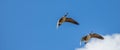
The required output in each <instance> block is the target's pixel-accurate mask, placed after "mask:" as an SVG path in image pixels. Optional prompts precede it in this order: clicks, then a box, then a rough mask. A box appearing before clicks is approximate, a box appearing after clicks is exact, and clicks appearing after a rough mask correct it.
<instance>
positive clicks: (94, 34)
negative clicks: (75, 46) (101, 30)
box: [81, 33, 104, 44]
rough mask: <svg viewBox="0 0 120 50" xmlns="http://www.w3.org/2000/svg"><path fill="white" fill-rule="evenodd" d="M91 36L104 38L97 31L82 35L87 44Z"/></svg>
mask: <svg viewBox="0 0 120 50" xmlns="http://www.w3.org/2000/svg"><path fill="white" fill-rule="evenodd" d="M91 38H97V39H101V40H103V39H104V38H103V37H102V36H101V35H99V34H97V33H90V34H89V35H86V36H84V37H82V40H81V41H84V42H85V44H86V43H87V42H88V41H89V40H90V39H91Z"/></svg>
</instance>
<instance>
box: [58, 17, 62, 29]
mask: <svg viewBox="0 0 120 50" xmlns="http://www.w3.org/2000/svg"><path fill="white" fill-rule="evenodd" d="M62 20H63V18H60V19H59V20H58V22H57V25H58V27H59V26H60V25H61V23H62Z"/></svg>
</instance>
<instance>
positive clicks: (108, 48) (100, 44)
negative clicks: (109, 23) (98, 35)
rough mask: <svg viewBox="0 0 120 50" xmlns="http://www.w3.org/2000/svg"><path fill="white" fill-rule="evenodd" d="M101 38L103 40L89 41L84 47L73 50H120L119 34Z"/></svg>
mask: <svg viewBox="0 0 120 50" xmlns="http://www.w3.org/2000/svg"><path fill="white" fill-rule="evenodd" d="M103 37H104V38H105V39H104V40H99V39H91V41H90V42H88V43H87V44H86V45H85V46H84V47H82V48H76V49H75V50H120V33H115V34H113V35H106V36H103Z"/></svg>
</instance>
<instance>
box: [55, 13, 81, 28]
mask: <svg viewBox="0 0 120 50" xmlns="http://www.w3.org/2000/svg"><path fill="white" fill-rule="evenodd" d="M67 15H68V13H66V14H65V15H64V16H63V17H61V18H60V19H59V20H58V22H57V28H58V27H59V26H60V25H62V24H63V23H64V22H69V23H72V24H76V25H79V23H78V22H77V21H75V20H74V19H72V18H68V17H67Z"/></svg>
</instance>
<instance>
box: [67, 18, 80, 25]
mask: <svg viewBox="0 0 120 50" xmlns="http://www.w3.org/2000/svg"><path fill="white" fill-rule="evenodd" d="M65 22H70V23H73V24H76V25H79V23H78V22H77V21H75V20H73V19H72V18H66V20H65Z"/></svg>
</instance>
